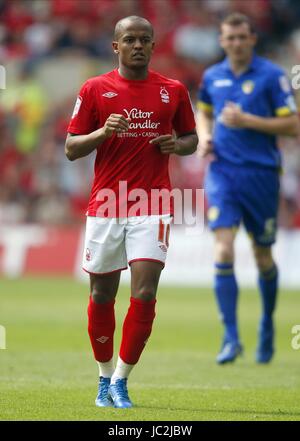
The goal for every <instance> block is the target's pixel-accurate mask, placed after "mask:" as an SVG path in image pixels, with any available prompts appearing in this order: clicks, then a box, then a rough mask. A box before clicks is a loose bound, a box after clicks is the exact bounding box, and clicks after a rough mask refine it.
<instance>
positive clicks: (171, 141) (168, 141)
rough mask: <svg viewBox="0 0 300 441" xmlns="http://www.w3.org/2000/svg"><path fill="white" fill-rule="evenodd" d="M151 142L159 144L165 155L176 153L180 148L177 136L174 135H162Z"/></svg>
mask: <svg viewBox="0 0 300 441" xmlns="http://www.w3.org/2000/svg"><path fill="white" fill-rule="evenodd" d="M150 144H154V145H159V148H160V151H161V153H162V154H163V155H170V154H171V153H176V152H177V151H178V149H179V146H178V143H177V141H176V138H175V136H173V135H161V136H158V137H157V138H153V139H151V141H150Z"/></svg>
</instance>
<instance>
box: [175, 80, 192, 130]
mask: <svg viewBox="0 0 300 441" xmlns="http://www.w3.org/2000/svg"><path fill="white" fill-rule="evenodd" d="M179 84H180V86H179V87H180V90H179V102H178V106H177V110H176V113H175V115H174V118H173V121H172V123H173V128H174V129H175V131H176V134H177V135H184V134H185V133H190V132H193V131H194V130H195V127H196V123H195V117H194V112H193V108H192V103H191V99H190V96H189V93H188V91H187V89H186V87H185V86H184V85H183V84H181V83H179Z"/></svg>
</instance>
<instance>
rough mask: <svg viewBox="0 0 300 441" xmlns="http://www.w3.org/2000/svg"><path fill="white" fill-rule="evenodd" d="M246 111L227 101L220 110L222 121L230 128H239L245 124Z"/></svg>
mask: <svg viewBox="0 0 300 441" xmlns="http://www.w3.org/2000/svg"><path fill="white" fill-rule="evenodd" d="M245 118H246V113H245V112H243V111H242V110H241V108H240V107H239V106H238V105H237V104H235V103H232V102H228V103H227V104H226V106H225V107H224V109H223V111H222V123H223V124H224V125H225V126H228V127H232V128H241V127H244V126H245Z"/></svg>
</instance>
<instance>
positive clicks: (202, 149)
mask: <svg viewBox="0 0 300 441" xmlns="http://www.w3.org/2000/svg"><path fill="white" fill-rule="evenodd" d="M213 148H214V147H213V142H212V135H210V134H208V135H206V136H205V137H204V138H203V137H202V139H200V144H199V148H198V152H197V154H198V156H200V157H201V158H205V156H207V155H208V154H209V153H212V152H213Z"/></svg>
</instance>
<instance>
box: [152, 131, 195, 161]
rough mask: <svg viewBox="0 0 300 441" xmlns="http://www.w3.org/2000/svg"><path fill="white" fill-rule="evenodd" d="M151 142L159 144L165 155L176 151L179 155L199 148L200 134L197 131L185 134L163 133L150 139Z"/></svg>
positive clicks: (187, 153)
mask: <svg viewBox="0 0 300 441" xmlns="http://www.w3.org/2000/svg"><path fill="white" fill-rule="evenodd" d="M150 144H154V145H156V144H158V145H159V148H160V151H161V153H162V154H164V155H169V154H171V153H175V154H176V155H179V156H185V155H191V154H192V153H194V152H195V151H196V150H197V144H198V136H197V134H196V132H192V133H186V134H184V135H180V136H178V138H176V136H173V135H161V136H158V137H157V138H154V139H152V140H151V141H150Z"/></svg>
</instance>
